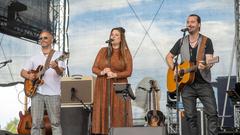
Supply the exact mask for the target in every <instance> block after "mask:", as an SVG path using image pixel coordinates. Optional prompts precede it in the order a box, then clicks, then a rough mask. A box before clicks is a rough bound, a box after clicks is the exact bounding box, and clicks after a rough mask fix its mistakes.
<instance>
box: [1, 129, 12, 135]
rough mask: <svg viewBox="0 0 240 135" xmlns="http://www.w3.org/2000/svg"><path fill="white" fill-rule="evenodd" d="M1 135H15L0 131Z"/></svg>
mask: <svg viewBox="0 0 240 135" xmlns="http://www.w3.org/2000/svg"><path fill="white" fill-rule="evenodd" d="M0 135H13V134H12V133H10V132H8V131H4V130H0Z"/></svg>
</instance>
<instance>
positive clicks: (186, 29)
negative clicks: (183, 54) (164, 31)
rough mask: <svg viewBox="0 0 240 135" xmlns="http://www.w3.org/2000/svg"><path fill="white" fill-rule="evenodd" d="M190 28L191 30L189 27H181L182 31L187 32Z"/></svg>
mask: <svg viewBox="0 0 240 135" xmlns="http://www.w3.org/2000/svg"><path fill="white" fill-rule="evenodd" d="M188 30H189V29H188V28H183V29H181V31H182V32H186V31H188Z"/></svg>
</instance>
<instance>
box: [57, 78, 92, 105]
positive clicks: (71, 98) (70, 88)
mask: <svg viewBox="0 0 240 135" xmlns="http://www.w3.org/2000/svg"><path fill="white" fill-rule="evenodd" d="M94 80H95V78H94V77H92V76H82V77H78V78H77V77H63V78H62V79H61V106H72V105H76V106H81V105H82V104H81V102H80V100H82V101H83V103H84V104H86V105H90V104H92V103H93V91H94Z"/></svg>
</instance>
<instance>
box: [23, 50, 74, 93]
mask: <svg viewBox="0 0 240 135" xmlns="http://www.w3.org/2000/svg"><path fill="white" fill-rule="evenodd" d="M66 58H69V53H67V52H64V53H63V54H62V55H61V56H59V57H58V58H57V59H56V60H54V61H55V62H58V61H63V60H65V59H66ZM48 68H49V66H46V67H43V66H42V65H39V66H38V67H37V69H36V70H31V71H29V73H34V74H35V75H36V77H37V78H36V79H35V80H28V79H25V81H24V92H25V95H26V96H27V97H32V96H34V95H35V94H36V91H37V87H38V86H39V85H42V84H43V83H44V81H43V80H42V77H43V75H44V73H45V72H46V71H47V70H48Z"/></svg>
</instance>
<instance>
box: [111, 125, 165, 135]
mask: <svg viewBox="0 0 240 135" xmlns="http://www.w3.org/2000/svg"><path fill="white" fill-rule="evenodd" d="M109 135H167V131H166V128H165V127H119V128H111V130H110V133H109Z"/></svg>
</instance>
